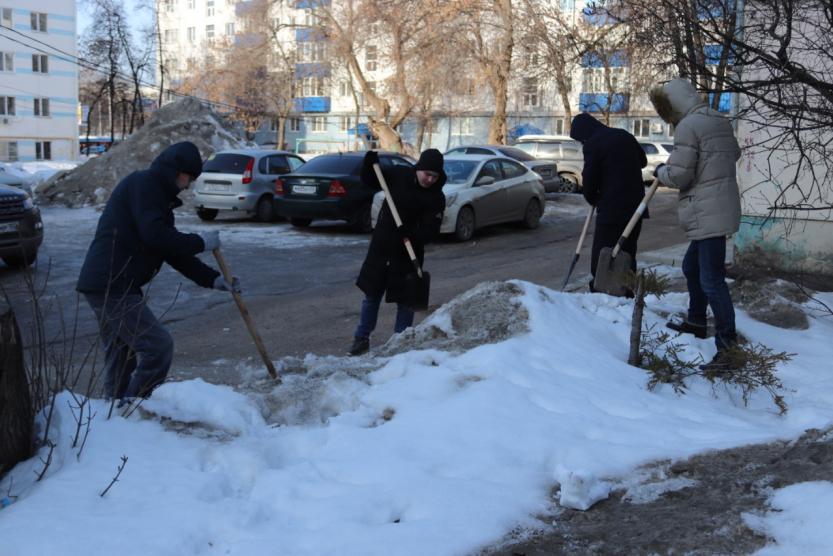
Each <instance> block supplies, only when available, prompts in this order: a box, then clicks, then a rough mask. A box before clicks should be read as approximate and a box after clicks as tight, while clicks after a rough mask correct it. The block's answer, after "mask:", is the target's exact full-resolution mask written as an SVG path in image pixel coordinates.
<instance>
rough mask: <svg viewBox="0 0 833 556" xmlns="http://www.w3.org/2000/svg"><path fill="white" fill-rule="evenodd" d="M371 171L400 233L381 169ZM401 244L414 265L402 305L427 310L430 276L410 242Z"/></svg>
mask: <svg viewBox="0 0 833 556" xmlns="http://www.w3.org/2000/svg"><path fill="white" fill-rule="evenodd" d="M373 170H374V171H375V172H376V177H377V178H378V179H379V185H381V186H382V191H384V192H385V199H387V201H388V206H389V207H390V212H391V214H392V215H393V221H394V222H396V227H397V228H398V229H399V230H400V231H401V230H402V219H401V218H399V211H398V210H396V205H395V204H394V203H393V196H392V195H391V194H390V190H389V189H388V184H387V182H385V177H384V176H383V175H382V169H381V168H380V167H379V164H374V165H373ZM403 243H405V249H407V251H408V257H410V259H411V264H413V265H414V272H412V273H409V274H408V275H407V276H405V283H404V290H405V299H407V300H408V302H407V303H404V305H407V306H408V307H410V308H411V309H413V310H414V311H424V310H425V309H427V308H428V296H429V293H430V291H431V275H430V274H428V272H425V271H423V270H422V268H421V267H420V266H419V260H418V259H417V256H416V253H414V248H413V246H412V245H411V240H410V239H408V237H407V236H405V237H403Z"/></svg>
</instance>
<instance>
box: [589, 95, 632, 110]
mask: <svg viewBox="0 0 833 556" xmlns="http://www.w3.org/2000/svg"><path fill="white" fill-rule="evenodd" d="M578 103H579V110H581V111H582V112H610V113H615V114H621V113H624V112H627V111H628V108H629V107H630V95H629V94H626V93H616V94H613V95H608V94H607V93H581V94H579V98H578ZM608 108H609V109H608Z"/></svg>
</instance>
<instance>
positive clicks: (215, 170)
mask: <svg viewBox="0 0 833 556" xmlns="http://www.w3.org/2000/svg"><path fill="white" fill-rule="evenodd" d="M303 163H304V159H303V158H301V157H300V156H298V155H296V154H294V153H290V152H286V151H275V150H266V149H240V150H232V151H220V152H216V153H214V154H212V155H211V156H209V157H208V159H207V160H206V161H205V162H204V163H203V165H202V174H201V175H200V177H199V178H197V181H196V183H195V187H194V199H195V200H196V205H197V216H199V217H200V218H201V219H202V220H214V219H215V218H216V217H217V214H218V213H219V211H221V210H231V211H241V212H244V213H246V214H253V215H254V216H255V217H256V218H257V219H258V220H260V221H261V222H271V221H273V220H275V219H276V217H277V213H276V212H275V180H276V179H277V178H278V176H282V175H284V174H288V173H290V172H292V171H293V170H296V169H297V168H299V167H300V166H301V165H302V164H303Z"/></svg>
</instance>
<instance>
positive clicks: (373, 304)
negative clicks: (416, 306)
mask: <svg viewBox="0 0 833 556" xmlns="http://www.w3.org/2000/svg"><path fill="white" fill-rule="evenodd" d="M381 304H382V296H381V295H380V296H379V297H370V296H366V297H365V298H364V301H362V312H361V316H360V317H359V326H357V327H356V332H355V334H354V336H355V337H356V338H369V337H370V333H371V332H373V330H375V329H376V319H377V318H378V317H379V305H381ZM413 323H414V312H413V310H411V309H409V308H408V307H406V306H405V305H402V304H401V303H397V304H396V324H394V327H393V331H394V332H396V333H399V332H402V331H403V330H405V329H406V328H408V327H409V326H411V325H412V324H413Z"/></svg>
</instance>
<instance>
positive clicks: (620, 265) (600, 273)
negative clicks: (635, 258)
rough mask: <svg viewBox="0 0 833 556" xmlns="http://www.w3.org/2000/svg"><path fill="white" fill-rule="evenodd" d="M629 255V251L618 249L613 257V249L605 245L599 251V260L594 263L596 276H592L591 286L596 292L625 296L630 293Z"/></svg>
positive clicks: (630, 262)
mask: <svg viewBox="0 0 833 556" xmlns="http://www.w3.org/2000/svg"><path fill="white" fill-rule="evenodd" d="M631 264H632V260H631V256H630V254H629V253H626V252H624V251H619V253H617V254H616V257H615V258H614V257H613V249H611V248H610V247H605V248H604V249H602V250H601V252H600V253H599V261H598V263H597V264H596V276H595V277H594V278H593V288H594V289H595V290H596V291H597V292H602V293H606V294H608V295H615V296H618V297H626V296H628V295H629V294H630V293H631V286H630V284H631V276H632V275H633V270H631Z"/></svg>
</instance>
